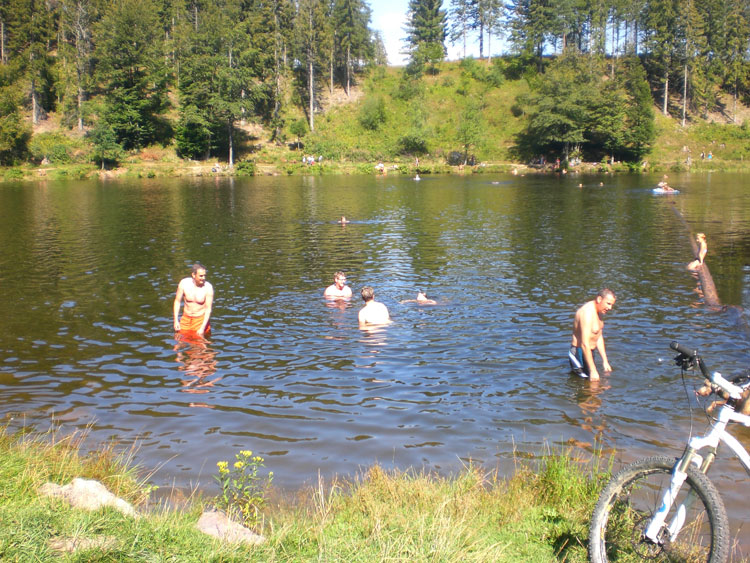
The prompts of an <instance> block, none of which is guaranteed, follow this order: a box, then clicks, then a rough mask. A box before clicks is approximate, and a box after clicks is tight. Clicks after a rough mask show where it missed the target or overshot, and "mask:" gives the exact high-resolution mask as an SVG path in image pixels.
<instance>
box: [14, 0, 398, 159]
mask: <svg viewBox="0 0 750 563" xmlns="http://www.w3.org/2000/svg"><path fill="white" fill-rule="evenodd" d="M369 24H370V8H369V6H368V5H367V4H366V3H365V2H364V0H115V1H106V0H2V3H1V4H0V100H2V101H0V160H2V161H3V162H5V163H8V162H12V161H14V160H16V159H17V158H18V157H19V155H20V151H21V149H22V146H23V144H24V142H25V141H26V140H27V138H28V135H29V132H28V131H27V130H26V129H25V127H24V124H23V121H22V119H21V112H22V111H24V110H25V111H30V113H31V119H32V121H33V123H34V124H36V123H37V122H38V121H39V120H40V119H43V118H44V116H45V113H46V112H50V111H53V110H54V111H57V112H58V113H59V114H60V115H61V116H62V120H63V123H64V124H65V125H67V126H69V127H77V128H78V129H80V130H84V128H87V129H91V130H90V132H89V134H90V135H91V137H92V138H93V140H94V142H95V145H96V146H97V147H98V149H99V150H100V152H101V154H99V158H100V159H101V160H102V162H104V161H105V160H108V159H112V160H116V159H117V156H118V154H119V152H120V151H122V150H128V149H135V148H140V147H144V146H147V145H149V144H152V143H156V142H163V143H166V142H169V141H170V140H171V139H174V140H175V142H176V146H177V150H178V152H179V153H180V155H181V156H184V157H188V158H202V157H206V156H209V155H211V154H217V153H224V154H226V155H227V156H228V160H229V163H230V164H232V163H233V159H234V154H235V150H234V140H235V138H236V136H237V131H236V126H237V123H238V122H240V121H243V120H261V121H263V122H264V123H266V124H268V125H269V126H270V127H271V128H272V130H273V131H274V136H275V137H277V138H278V137H279V136H280V135H281V132H282V129H283V127H284V116H285V115H286V112H285V108H284V105H285V104H291V103H295V104H297V105H299V106H303V107H305V108H306V109H307V111H306V113H307V123H308V127H309V128H310V129H314V127H315V123H314V113H315V110H316V107H317V105H318V104H319V101H320V92H321V89H322V88H323V87H325V85H327V87H328V88H329V89H330V90H331V91H332V90H333V88H334V84H339V85H342V86H343V87H344V89H345V90H346V92H347V94H348V93H349V90H350V88H351V85H352V83H353V81H354V77H355V76H356V75H357V74H358V73H361V72H362V71H363V69H364V68H365V67H366V66H367V65H368V64H374V63H380V64H385V62H386V61H385V49H384V47H383V43H382V40H381V39H380V37H379V36H378V35H377V34H375V33H373V32H372V30H370V28H369ZM286 86H291V87H290V88H287V87H286ZM290 91H291V92H293V95H292V96H288V95H286V94H285V92H290ZM290 98H291V99H290ZM175 110H176V116H175ZM167 115H170V116H171V118H170V119H168V118H167Z"/></svg>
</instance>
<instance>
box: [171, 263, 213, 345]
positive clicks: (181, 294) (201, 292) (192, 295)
mask: <svg viewBox="0 0 750 563" xmlns="http://www.w3.org/2000/svg"><path fill="white" fill-rule="evenodd" d="M183 299H184V301H185V307H184V308H183V311H182V318H181V319H180V318H179V316H180V305H181V303H182V301H183ZM213 303H214V288H213V286H212V285H211V284H210V283H209V282H207V281H206V268H205V267H204V266H203V265H202V264H193V270H192V272H191V273H190V277H189V278H184V279H183V280H182V281H180V283H179V285H178V286H177V294H176V295H175V297H174V330H175V332H180V331H182V332H195V333H197V334H198V335H199V336H203V335H204V334H205V333H207V332H210V331H211V325H210V324H209V321H210V320H211V309H212V307H213Z"/></svg>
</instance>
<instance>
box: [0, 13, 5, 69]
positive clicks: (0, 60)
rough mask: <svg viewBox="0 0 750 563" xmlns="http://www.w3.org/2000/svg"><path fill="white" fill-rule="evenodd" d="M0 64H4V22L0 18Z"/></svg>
mask: <svg viewBox="0 0 750 563" xmlns="http://www.w3.org/2000/svg"><path fill="white" fill-rule="evenodd" d="M0 64H5V22H4V21H2V20H0Z"/></svg>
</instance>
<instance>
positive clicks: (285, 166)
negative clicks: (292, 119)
mask: <svg viewBox="0 0 750 563" xmlns="http://www.w3.org/2000/svg"><path fill="white" fill-rule="evenodd" d="M723 164H724V166H721V167H716V166H711V167H709V166H702V165H693V166H691V167H690V168H687V167H685V166H679V165H674V164H672V165H671V166H670V165H668V164H666V163H665V164H653V165H649V166H648V167H647V168H646V167H641V168H640V169H639V170H634V169H633V168H632V167H630V166H628V165H626V164H623V163H617V164H615V165H610V164H606V165H605V164H602V163H583V164H580V165H577V166H571V167H569V168H567V169H563V168H556V167H555V166H554V165H550V164H547V165H541V166H540V165H528V164H522V163H514V162H488V163H480V164H477V165H475V166H467V167H459V166H450V165H448V164H445V163H442V162H438V161H426V162H424V163H421V164H420V165H419V166H416V165H414V164H404V163H399V162H393V163H389V164H387V165H386V167H385V168H386V172H385V173H382V174H381V173H378V169H377V167H376V165H373V164H371V163H352V162H333V161H329V162H323V163H316V164H314V165H303V164H301V163H296V162H295V163H289V162H287V163H254V165H253V173H247V172H246V171H245V170H243V168H242V167H238V166H235V167H233V168H230V167H229V166H228V165H226V164H221V163H219V164H217V163H216V162H208V163H195V162H187V163H186V162H164V163H151V162H146V161H140V160H139V161H132V162H128V163H125V164H123V165H122V166H120V167H117V168H112V169H105V170H101V169H100V168H98V167H96V166H94V165H93V164H65V165H46V166H31V165H22V166H15V167H4V168H0V184H2V183H8V182H13V181H45V180H87V179H101V180H111V179H120V178H128V179H153V178H232V177H234V178H237V177H264V176H265V177H273V176H377V177H379V176H383V177H386V178H387V177H413V176H415V175H416V174H420V175H421V176H429V175H448V176H467V175H479V174H512V175H516V176H525V175H531V174H544V175H555V174H557V175H561V176H565V175H571V176H577V175H602V174H604V175H606V174H657V173H662V172H665V171H667V172H674V173H707V172H736V173H740V172H748V171H750V162H726V163H723Z"/></svg>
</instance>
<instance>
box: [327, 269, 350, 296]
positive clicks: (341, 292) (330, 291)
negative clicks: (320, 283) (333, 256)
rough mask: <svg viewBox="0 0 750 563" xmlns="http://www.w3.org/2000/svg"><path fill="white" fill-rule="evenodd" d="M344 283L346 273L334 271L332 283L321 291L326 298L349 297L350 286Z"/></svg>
mask: <svg viewBox="0 0 750 563" xmlns="http://www.w3.org/2000/svg"><path fill="white" fill-rule="evenodd" d="M345 284H346V274H345V273H344V272H341V271H339V272H336V273H335V274H333V283H332V284H331V285H329V286H328V287H327V288H326V290H325V291H324V292H323V297H325V298H326V299H349V298H350V297H351V296H352V288H351V287H349V286H348V285H345Z"/></svg>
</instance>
